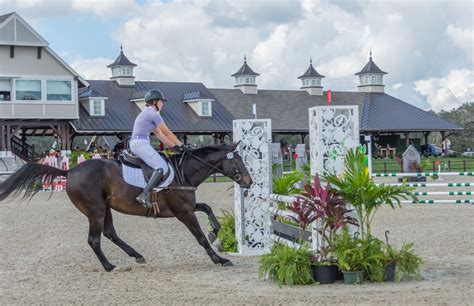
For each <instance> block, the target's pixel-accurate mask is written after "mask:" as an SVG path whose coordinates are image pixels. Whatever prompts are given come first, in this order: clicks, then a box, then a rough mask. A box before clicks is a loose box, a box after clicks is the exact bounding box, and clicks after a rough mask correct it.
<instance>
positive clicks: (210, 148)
mask: <svg viewBox="0 0 474 306" xmlns="http://www.w3.org/2000/svg"><path fill="white" fill-rule="evenodd" d="M223 150H227V151H228V150H229V145H227V144H218V145H210V146H205V147H201V148H197V149H193V150H189V151H188V152H190V153H192V154H193V155H196V156H199V157H202V156H205V155H207V154H210V153H213V152H219V151H223ZM184 154H186V153H184ZM182 155H183V153H179V154H173V155H171V156H170V157H169V158H170V159H180V158H181V156H182Z"/></svg>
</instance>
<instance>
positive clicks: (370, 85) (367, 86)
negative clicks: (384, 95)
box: [355, 51, 387, 92]
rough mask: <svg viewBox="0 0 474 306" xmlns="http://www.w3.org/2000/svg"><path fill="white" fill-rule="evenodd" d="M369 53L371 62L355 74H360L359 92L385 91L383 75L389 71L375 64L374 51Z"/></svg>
mask: <svg viewBox="0 0 474 306" xmlns="http://www.w3.org/2000/svg"><path fill="white" fill-rule="evenodd" d="M369 55H370V56H369V62H368V63H367V64H366V65H365V66H364V68H362V70H361V71H360V72H357V73H356V74H355V75H358V76H359V92H384V87H385V86H384V84H383V75H384V74H387V73H386V72H385V71H382V70H380V68H379V67H377V65H375V63H374V61H373V60H372V51H370V53H369Z"/></svg>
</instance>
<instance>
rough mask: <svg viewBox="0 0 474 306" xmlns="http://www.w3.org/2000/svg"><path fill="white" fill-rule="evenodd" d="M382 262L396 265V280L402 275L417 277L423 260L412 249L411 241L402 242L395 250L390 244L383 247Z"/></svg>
mask: <svg viewBox="0 0 474 306" xmlns="http://www.w3.org/2000/svg"><path fill="white" fill-rule="evenodd" d="M384 263H385V265H388V264H395V265H396V278H395V279H396V280H397V281H400V280H401V279H402V278H403V277H406V278H410V279H411V278H419V277H420V272H421V267H422V265H423V260H422V259H421V257H420V256H417V255H416V254H415V253H414V251H413V243H404V244H403V245H402V247H401V248H400V249H399V250H397V249H396V248H395V247H393V246H392V245H390V244H386V245H385V248H384Z"/></svg>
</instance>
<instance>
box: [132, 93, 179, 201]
mask: <svg viewBox="0 0 474 306" xmlns="http://www.w3.org/2000/svg"><path fill="white" fill-rule="evenodd" d="M164 102H166V99H165V98H164V95H163V93H162V92H161V91H160V90H157V89H152V90H149V91H148V92H147V93H146V94H145V105H146V106H145V108H144V109H143V110H142V112H141V113H140V114H139V115H138V116H137V118H136V119H135V123H134V124H133V132H132V137H131V139H130V150H131V151H132V153H133V154H135V155H137V156H139V157H140V158H141V159H142V160H143V161H144V162H145V163H146V164H147V165H148V166H150V167H151V168H153V169H154V171H153V174H152V175H151V177H150V179H149V181H148V183H147V185H146V186H145V188H143V192H142V193H141V194H140V195H138V196H137V197H136V200H137V201H138V202H139V203H140V204H142V205H143V206H144V207H148V208H149V207H151V206H152V203H151V201H150V196H151V192H152V190H153V188H154V187H155V186H156V185H157V184H158V183H159V182H160V181H161V180H162V179H163V177H164V175H165V173H167V172H168V171H169V169H168V165H167V163H166V161H165V160H164V159H163V157H161V155H160V154H158V152H157V151H156V150H155V149H154V148H153V147H152V146H151V144H150V132H153V133H154V134H155V135H156V137H158V139H159V140H160V141H161V142H162V143H163V144H164V145H166V146H167V147H169V148H173V150H175V151H177V152H182V151H183V150H184V146H183V143H182V142H181V141H180V140H179V139H178V138H177V137H176V135H175V134H173V132H171V131H170V129H169V128H168V127H167V126H166V124H165V123H164V121H163V118H162V117H161V115H160V111H161V109H162V108H163V106H164Z"/></svg>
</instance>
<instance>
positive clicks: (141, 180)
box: [122, 164, 174, 192]
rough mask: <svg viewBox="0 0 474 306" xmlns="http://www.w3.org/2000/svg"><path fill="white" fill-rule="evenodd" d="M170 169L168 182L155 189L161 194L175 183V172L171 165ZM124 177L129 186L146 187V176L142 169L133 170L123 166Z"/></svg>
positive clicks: (165, 181)
mask: <svg viewBox="0 0 474 306" xmlns="http://www.w3.org/2000/svg"><path fill="white" fill-rule="evenodd" d="M168 169H169V173H170V175H169V176H168V178H167V179H166V180H164V181H163V182H161V184H160V185H159V186H158V187H155V188H154V190H155V191H156V192H160V191H161V190H163V189H164V188H166V187H168V186H169V185H170V184H171V182H172V181H173V179H174V170H173V167H171V165H170V164H168ZM122 175H123V179H124V180H125V182H127V184H130V185H133V186H137V187H140V188H144V187H145V186H146V181H145V176H144V175H143V172H142V169H140V168H132V167H129V166H127V165H125V164H122ZM165 175H166V174H165Z"/></svg>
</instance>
